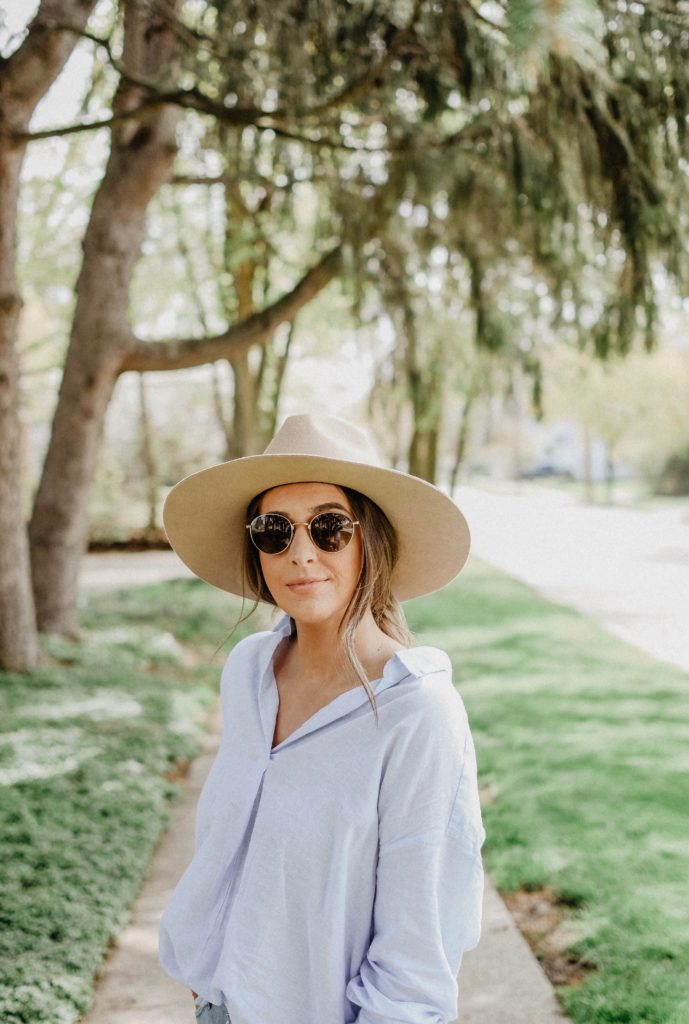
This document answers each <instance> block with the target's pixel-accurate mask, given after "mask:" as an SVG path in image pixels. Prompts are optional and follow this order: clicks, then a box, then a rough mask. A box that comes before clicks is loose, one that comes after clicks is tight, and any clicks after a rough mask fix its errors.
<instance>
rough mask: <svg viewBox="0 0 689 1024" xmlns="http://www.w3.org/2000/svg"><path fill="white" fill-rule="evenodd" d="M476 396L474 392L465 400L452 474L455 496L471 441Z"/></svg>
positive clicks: (451, 484) (452, 491)
mask: <svg viewBox="0 0 689 1024" xmlns="http://www.w3.org/2000/svg"><path fill="white" fill-rule="evenodd" d="M474 398H475V395H474V393H473V392H468V393H467V394H466V396H465V398H464V406H463V408H462V415H461V418H460V421H459V432H458V434H457V447H456V448H455V460H454V463H453V466H452V472H451V474H450V494H454V492H455V487H456V486H457V478H458V477H459V470H460V467H461V465H462V463H463V462H464V456H465V454H466V449H467V443H468V440H469V422H470V415H471V409H472V406H473V404H474Z"/></svg>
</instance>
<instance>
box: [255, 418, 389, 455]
mask: <svg viewBox="0 0 689 1024" xmlns="http://www.w3.org/2000/svg"><path fill="white" fill-rule="evenodd" d="M263 454H264V455H318V456H321V457H322V458H326V459H344V460H346V461H349V462H364V463H368V464H370V465H372V466H381V467H382V466H383V461H382V459H381V458H380V456H379V454H378V452H377V451H376V449H375V448H374V447H373V444H372V442H371V440H370V438H369V436H368V434H366V432H365V431H363V430H361V428H360V427H356V426H354V424H353V423H348V422H347V420H342V419H340V418H339V416H328V415H327V414H325V413H322V414H316V415H314V414H313V413H305V414H302V415H298V416H288V417H287V418H286V419H285V421H284V423H283V424H282V426H281V427H280V429H279V430H278V432H277V433H276V435H275V437H274V438H273V439H272V441H271V442H270V444H269V445H268V447H267V448H266V449H265V451H264V453H263Z"/></svg>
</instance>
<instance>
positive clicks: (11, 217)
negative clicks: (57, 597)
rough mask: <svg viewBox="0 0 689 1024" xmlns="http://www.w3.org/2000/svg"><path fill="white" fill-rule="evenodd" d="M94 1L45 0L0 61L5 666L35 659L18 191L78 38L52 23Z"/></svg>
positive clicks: (81, 22)
mask: <svg viewBox="0 0 689 1024" xmlns="http://www.w3.org/2000/svg"><path fill="white" fill-rule="evenodd" d="M94 4H95V0H43V2H42V3H41V5H40V8H39V10H38V13H37V14H36V16H35V17H34V18H33V19H32V21H31V23H30V25H29V26H28V31H27V34H26V37H25V39H24V41H23V42H22V43H21V45H20V46H19V47H18V49H16V50H15V51H14V53H13V54H11V56H10V57H8V58H2V60H1V62H0V666H2V667H4V668H8V669H15V670H25V669H28V668H31V667H33V666H34V665H35V664H36V661H37V658H38V646H37V642H36V618H35V611H34V602H33V596H32V593H31V587H30V583H29V581H30V575H29V548H28V544H27V538H26V529H25V525H24V516H23V503H22V480H21V468H20V467H21V462H20V423H19V412H18V405H17V397H18V379H19V366H18V361H17V352H16V340H17V325H18V321H19V314H20V310H21V304H22V302H21V297H20V295H19V290H18V286H17V277H16V248H17V195H18V189H19V177H20V173H21V167H22V162H23V159H24V154H25V152H26V143H25V142H23V141H21V140H20V139H17V138H16V136H17V135H21V134H23V133H26V132H27V130H28V127H29V122H30V120H31V116H32V114H33V112H34V110H35V109H36V106H37V104H38V103H39V101H40V99H41V97H42V96H43V95H44V94H45V93H46V92H47V90H48V89H49V88H50V86H51V84H52V83H53V81H54V80H55V78H56V77H57V76H58V74H59V73H60V71H61V69H62V67H63V66H64V64H65V62H66V61H67V58H68V57H69V55H70V53H71V52H72V50H73V48H74V45H75V43H76V36H75V35H74V33H71V32H65V31H63V30H61V29H59V28H55V27H54V24H55V22H57V23H58V24H59V23H62V24H64V23H70V24H72V25H74V26H75V27H76V28H83V27H84V26H85V25H86V22H87V21H88V17H89V14H90V13H91V10H92V8H93V6H94Z"/></svg>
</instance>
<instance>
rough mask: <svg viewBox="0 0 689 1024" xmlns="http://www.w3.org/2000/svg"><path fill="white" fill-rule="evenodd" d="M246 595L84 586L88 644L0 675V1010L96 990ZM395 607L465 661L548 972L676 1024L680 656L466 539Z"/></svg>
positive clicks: (493, 826) (611, 1006) (488, 859)
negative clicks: (611, 625)
mask: <svg viewBox="0 0 689 1024" xmlns="http://www.w3.org/2000/svg"><path fill="white" fill-rule="evenodd" d="M238 607H239V602H235V601H234V600H233V599H232V598H230V597H228V595H226V594H223V593H221V592H220V591H217V590H214V589H213V588H211V587H208V586H206V585H205V584H202V583H200V582H199V581H196V580H177V581H174V582H172V583H164V584H161V585H158V586H155V587H153V586H152V587H145V588H140V589H136V590H132V591H128V592H125V591H122V592H118V593H114V594H109V595H108V594H106V595H99V596H97V597H96V596H92V597H90V599H89V603H88V607H87V608H85V609H83V611H82V614H81V621H82V626H83V628H84V641H83V643H82V644H80V645H74V644H71V643H68V642H65V641H58V640H56V639H55V638H52V639H50V640H48V639H47V638H44V639H43V641H42V642H43V646H44V649H45V650H46V651H47V652H48V653H49V654H50V655H51V656H52V660H53V664H52V665H51V667H50V668H45V669H42V670H41V671H40V672H37V673H36V674H35V675H34V676H33V677H32V678H31V679H26V678H22V677H20V676H16V675H12V674H9V673H5V674H4V675H3V674H0V710H1V712H2V722H3V728H4V729H6V730H7V732H6V734H5V735H4V736H0V795H1V797H2V800H1V802H0V857H1V858H2V864H3V873H2V877H1V879H0V964H1V965H2V966H0V1020H2V1021H3V1024H73V1022H74V1021H75V1020H76V1019H77V1017H78V1015H79V1014H80V1013H82V1012H83V1011H84V1010H85V1009H86V1007H87V1005H88V1003H89V1000H90V994H91V986H92V981H93V977H94V974H95V973H96V972H97V971H98V969H99V966H100V964H101V962H102V957H103V954H104V952H105V951H106V949H107V945H108V942H109V941H110V940H111V939H112V938H113V937H114V936H115V935H116V934H117V933H118V931H119V930H120V929H121V927H122V926H123V924H124V923H125V921H126V919H127V915H128V912H129V907H130V906H131V904H132V902H133V900H134V897H135V895H136V892H137V889H138V887H139V885H140V883H141V880H142V878H143V876H144V874H145V872H146V869H147V865H148V862H149V860H150V856H151V854H152V852H153V850H154V848H155V845H156V842H157V840H158V838H159V837H160V835H161V832H162V830H163V828H164V825H165V823H166V821H167V820H168V816H169V805H170V800H171V798H172V797H173V796H174V794H175V793H176V791H177V784H176V782H175V781H174V779H175V778H176V777H177V776H178V774H179V771H178V768H179V765H180V763H181V764H183V763H184V762H185V761H186V760H188V759H189V758H190V757H191V756H193V755H194V753H195V752H196V751H197V750H198V749H199V745H200V744H199V739H200V732H201V729H202V727H203V720H204V718H205V713H206V711H207V709H208V708H209V706H210V703H211V701H212V699H213V696H214V694H215V693H216V692H217V687H218V681H219V675H220V670H221V667H222V664H223V663H224V660H225V657H226V653H227V651H228V650H229V648H230V646H231V644H232V643H233V642H236V641H237V640H238V639H239V638H240V637H241V636H243V635H245V632H246V631H248V629H254V628H263V624H261V621H260V620H259V618H258V614H257V615H256V616H254V618H253V619H252V620H250V622H251V625H250V626H244V625H243V626H241V627H240V628H239V629H238V630H237V631H236V633H235V634H234V636H233V637H232V640H231V641H230V642H229V643H226V644H224V645H223V648H222V650H221V651H219V652H218V653H217V654H216V655H215V656H213V652H214V651H215V649H216V647H217V646H218V645H219V644H220V643H221V641H223V640H224V638H225V637H226V636H227V634H228V632H229V630H230V628H231V626H232V624H233V623H234V622H235V621H236V618H237V609H238ZM405 610H406V612H407V616H408V619H409V622H410V625H411V627H412V629H414V630H415V632H416V635H417V637H418V642H419V643H433V644H437V645H439V646H441V647H443V648H444V649H445V650H447V651H448V653H449V654H450V656H451V657H452V659H453V662H454V665H455V669H456V674H455V681H456V683H457V686H458V688H459V690H460V692H461V694H462V696H463V698H464V701H465V704H466V706H467V710H468V712H469V717H470V721H471V725H472V731H473V734H474V737H475V741H476V749H477V756H478V762H479V778H480V783H481V789H482V796H483V799H484V812H483V813H484V824H485V827H486V832H487V839H486V843H485V846H484V858H485V864H486V868H487V870H488V872H489V873H490V875H491V878H492V879H493V881H494V882H495V884H497V886H498V888H499V889H500V890H501V892H503V893H504V894H505V896H506V898H507V899H508V900H510V899H514V898H515V897H516V896H517V895H521V896H528V894H530V893H531V894H533V893H540V892H547V893H548V894H549V899H550V901H551V904H552V905H553V907H554V908H555V910H556V911H557V915H556V919H555V927H553V926H552V925H553V921H552V920H551V921H550V927H549V929H548V930H547V934H545V930H544V934H543V937H542V939H541V941H536V940H534V936H533V934H531V941H532V942H534V943H535V949H536V952H537V954H538V955H540V956H541V958H542V961H543V964H544V966H545V968H546V970H549V971H550V972H552V966H553V964H554V963H555V962H556V960H557V958H559V961H560V962H561V961H562V959H563V958H566V959H569V960H571V961H572V962H573V963H575V964H577V963H579V964H581V965H583V967H582V970H581V971H580V972H579V973H578V974H577V973H574V974H573V975H572V977H571V979H570V981H571V982H572V983H570V984H567V985H558V986H557V989H558V994H559V996H560V998H561V1001H562V1003H563V1005H564V1007H565V1009H566V1010H567V1012H568V1013H569V1014H570V1015H571V1017H572V1019H573V1020H574V1021H575V1022H577V1024H603V1022H605V1024H612V1022H620V1024H622V1022H624V1024H687V1022H688V1021H689V906H688V904H689V895H688V891H689V887H688V886H687V880H688V877H687V876H688V875H689V868H688V867H687V865H688V864H689V828H687V817H688V815H687V809H688V808H689V772H688V771H687V769H688V768H689V753H688V751H689V746H688V744H687V740H688V739H689V703H688V702H687V690H688V688H689V687H688V683H689V679H688V678H687V675H686V674H685V673H683V672H681V671H679V670H674V669H673V668H671V667H669V666H666V665H664V664H661V663H659V662H656V661H654V660H652V659H651V658H648V657H646V656H645V655H643V654H642V653H640V652H638V651H636V650H635V649H634V648H631V647H629V646H627V645H625V644H624V643H623V642H622V641H620V640H617V639H615V638H613V637H611V636H609V635H608V634H606V633H604V632H603V631H602V630H600V629H599V628H598V627H597V626H596V625H595V624H593V623H591V622H590V621H588V620H587V619H585V618H583V617H581V616H580V615H578V614H577V613H575V612H572V611H569V610H567V609H565V608H562V607H559V606H556V605H552V604H549V603H547V602H546V601H544V600H542V599H541V598H539V597H538V596H537V595H536V594H535V593H534V592H533V591H532V590H530V589H529V588H528V587H526V586H524V585H523V584H521V583H518V582H516V581H514V580H511V579H509V578H508V577H506V576H504V575H503V574H501V573H499V572H497V571H495V570H492V569H489V568H488V567H486V566H485V565H484V564H483V563H481V562H479V561H478V560H476V559H474V558H472V559H471V560H470V562H469V565H468V566H467V568H466V569H465V570H464V572H463V573H462V574H461V576H460V577H459V578H458V580H457V581H455V583H454V584H452V585H451V586H450V587H447V588H445V589H444V590H443V591H442V592H440V593H438V594H434V595H430V596H429V597H426V598H422V599H420V600H418V601H412V602H409V603H408V604H406V605H405ZM516 905H517V904H516V903H515V906H516ZM554 950H557V957H556V956H555V953H554ZM586 965H589V966H588V967H586ZM584 968H586V969H584ZM286 1024H294V1022H286ZM486 1024H489V1022H486ZM534 1024H537V1022H536V1021H535V1022H534Z"/></svg>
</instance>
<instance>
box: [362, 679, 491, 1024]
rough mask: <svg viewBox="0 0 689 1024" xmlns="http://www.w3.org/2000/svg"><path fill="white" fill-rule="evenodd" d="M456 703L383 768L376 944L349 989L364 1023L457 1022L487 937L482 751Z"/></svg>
mask: <svg viewBox="0 0 689 1024" xmlns="http://www.w3.org/2000/svg"><path fill="white" fill-rule="evenodd" d="M450 685H451V686H452V684H451V683H450ZM452 696H453V697H455V698H457V700H456V701H455V702H450V704H449V706H448V704H447V702H445V703H444V706H443V702H436V703H435V705H434V706H432V707H431V708H430V713H429V709H424V712H425V713H423V714H422V715H421V716H420V719H419V720H418V721H415V722H414V726H413V728H412V729H411V730H409V729H408V728H407V730H406V732H405V734H404V736H398V737H397V742H396V743H395V744H394V749H393V751H392V753H391V755H390V756H389V758H388V763H387V765H386V766H385V769H384V774H383V777H382V780H381V788H380V802H379V852H378V866H377V875H376V896H375V903H374V908H373V928H372V939H371V943H370V946H369V949H368V952H367V954H366V956H365V957H364V960H363V962H362V964H361V967H360V970H359V973H358V974H357V975H356V976H355V977H353V978H352V979H351V980H350V981H349V983H348V985H347V989H346V994H347V997H348V998H349V1000H350V1001H351V1002H352V1003H354V1004H355V1005H357V1006H359V1007H360V1010H359V1013H358V1015H357V1017H356V1018H355V1024H450V1022H452V1021H454V1020H455V1019H456V1017H457V1002H458V995H459V989H458V985H457V974H458V972H459V968H460V964H461V960H462V955H463V953H464V952H465V951H467V950H471V949H474V948H475V946H477V945H478V941H479V938H480V934H481V912H482V902H483V884H484V873H483V864H482V859H481V847H482V845H483V841H484V839H485V831H484V828H483V824H482V821H481V811H480V804H479V797H478V783H477V772H476V757H475V751H474V744H473V740H472V736H471V732H470V729H469V724H468V720H467V716H466V712H465V710H464V705H463V703H462V701H461V698H460V696H459V694H458V693H457V691H455V690H454V688H453V690H452Z"/></svg>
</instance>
